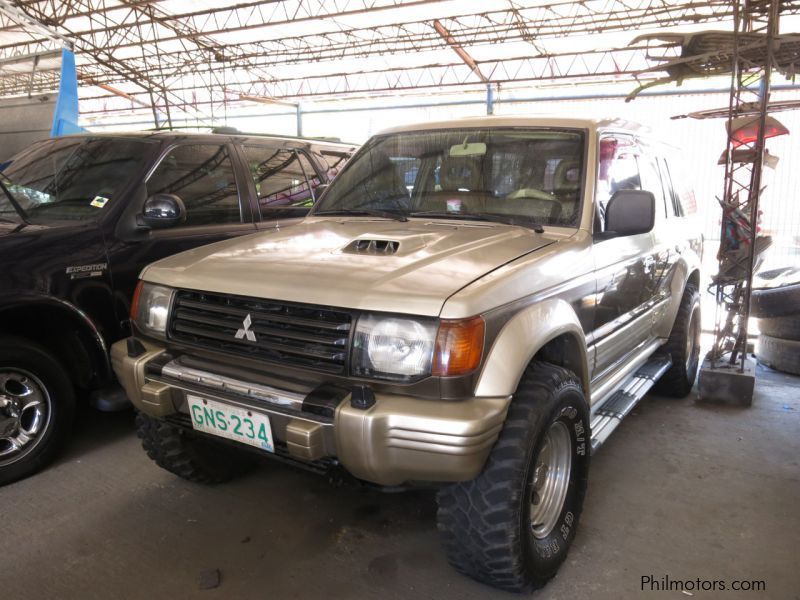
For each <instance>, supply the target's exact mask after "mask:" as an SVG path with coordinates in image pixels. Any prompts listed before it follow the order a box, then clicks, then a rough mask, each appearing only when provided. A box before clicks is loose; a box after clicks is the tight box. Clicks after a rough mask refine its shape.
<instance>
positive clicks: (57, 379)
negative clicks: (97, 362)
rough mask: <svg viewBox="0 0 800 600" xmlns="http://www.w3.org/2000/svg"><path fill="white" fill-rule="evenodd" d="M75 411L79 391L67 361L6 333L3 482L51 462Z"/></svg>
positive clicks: (2, 352)
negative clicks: (72, 380)
mask: <svg viewBox="0 0 800 600" xmlns="http://www.w3.org/2000/svg"><path fill="white" fill-rule="evenodd" d="M74 415H75V393H74V390H73V387H72V382H71V381H70V379H69V377H68V376H67V374H66V372H65V370H64V368H63V367H62V366H61V363H59V362H58V360H56V358H55V357H53V355H52V354H50V353H49V352H47V350H45V349H44V348H42V347H41V346H39V345H38V344H35V343H33V342H30V341H28V340H26V339H24V338H18V337H11V336H1V337H0V485H4V484H6V483H10V482H12V481H16V480H17V479H21V478H22V477H27V476H28V475H31V474H32V473H35V472H36V471H38V470H40V469H41V468H42V467H44V466H45V465H47V464H48V463H49V462H50V461H51V460H53V457H54V456H55V455H56V453H57V452H58V450H59V448H60V446H61V445H62V444H63V443H64V441H65V439H66V437H67V435H68V434H69V431H70V428H71V427H72V421H73V418H74Z"/></svg>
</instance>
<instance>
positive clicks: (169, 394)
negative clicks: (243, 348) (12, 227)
mask: <svg viewBox="0 0 800 600" xmlns="http://www.w3.org/2000/svg"><path fill="white" fill-rule="evenodd" d="M140 341H141V340H140ZM142 344H143V348H144V349H143V351H142V349H141V348H139V349H138V350H137V351H135V352H129V349H128V345H127V340H122V341H120V342H117V343H116V344H114V345H113V347H112V348H111V363H112V366H113V368H114V372H115V373H116V374H117V378H118V379H119V381H120V382H121V384H122V386H123V387H124V388H125V391H126V393H127V394H128V397H129V398H130V400H131V401H132V402H133V404H134V405H135V406H136V407H137V408H138V409H139V410H141V411H142V412H144V413H146V414H149V415H151V416H153V417H159V418H164V419H168V420H170V421H172V422H175V423H179V424H183V425H184V426H187V427H191V425H189V423H190V421H189V420H188V419H186V418H181V417H182V416H184V415H188V407H187V402H186V394H187V393H193V394H197V395H200V396H203V397H207V398H211V399H216V400H220V401H223V402H227V403H230V404H234V405H239V406H244V407H247V408H252V409H254V410H257V411H259V412H261V413H265V414H267V415H269V417H270V423H271V425H272V431H273V435H274V437H275V438H276V440H277V441H278V443H279V444H281V445H282V448H285V450H286V452H287V453H288V454H289V455H290V456H291V457H292V458H294V459H298V460H301V461H307V462H314V461H320V460H323V459H335V460H337V461H338V462H339V464H341V465H342V466H343V467H344V468H345V469H346V470H347V471H349V472H350V473H351V474H352V475H354V476H355V477H357V478H359V479H363V480H365V481H371V482H373V483H377V484H380V485H400V484H402V483H406V482H411V481H440V482H450V481H467V480H470V479H473V478H474V477H476V476H477V475H478V474H479V473H480V471H481V470H482V469H483V465H484V463H485V462H486V458H487V457H488V455H489V452H490V451H491V449H492V446H493V445H494V443H495V441H496V440H497V436H498V435H499V433H500V430H501V428H502V426H503V422H504V420H505V416H506V411H507V410H508V405H509V402H510V397H501V398H469V399H465V400H460V401H433V400H423V399H418V398H413V397H410V396H401V395H396V394H381V393H376V394H375V403H374V404H373V405H372V406H370V407H369V408H367V409H362V408H357V407H355V406H353V405H352V404H351V401H350V394H349V390H343V389H341V388H339V389H338V392H339V393H336V391H335V390H334V391H332V390H322V391H321V390H320V389H319V388H316V389H314V390H311V389H303V387H302V385H299V386H298V384H297V383H296V382H294V383H290V382H286V385H285V386H284V385H277V386H276V385H264V384H260V383H254V382H247V381H243V380H242V379H240V378H234V377H229V376H226V375H221V374H219V373H216V372H215V370H214V368H213V366H212V365H209V364H208V363H205V364H202V365H198V364H197V361H190V360H183V357H179V358H173V357H171V356H169V355H168V354H167V353H166V351H165V348H163V347H161V346H157V345H154V344H152V343H149V342H143V343H142Z"/></svg>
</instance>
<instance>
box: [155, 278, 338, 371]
mask: <svg viewBox="0 0 800 600" xmlns="http://www.w3.org/2000/svg"><path fill="white" fill-rule="evenodd" d="M248 315H249V316H250V325H249V327H248V328H245V326H244V325H245V323H244V322H245V321H246V320H247V316H248ZM351 322H352V317H351V315H350V314H349V313H346V312H342V311H337V310H332V309H329V308H324V307H318V306H304V305H302V304H291V303H288V302H276V301H273V300H261V299H259V298H240V297H231V296H223V295H220V294H209V293H206V292H191V291H184V290H180V291H178V292H177V293H176V295H175V302H174V304H173V307H172V315H171V317H170V327H169V333H170V338H171V339H174V340H176V341H180V342H185V343H188V344H192V345H194V346H200V347H202V348H207V349H209V350H217V351H223V352H230V353H234V354H238V355H241V356H248V357H253V358H260V359H266V360H269V361H272V362H277V363H280V364H285V365H293V366H301V367H310V368H312V369H317V370H320V371H325V372H328V373H343V372H344V370H345V363H346V361H347V355H348V351H349V340H350V324H351ZM240 330H241V331H240ZM237 333H238V337H237ZM248 333H249V335H248ZM253 338H255V339H253Z"/></svg>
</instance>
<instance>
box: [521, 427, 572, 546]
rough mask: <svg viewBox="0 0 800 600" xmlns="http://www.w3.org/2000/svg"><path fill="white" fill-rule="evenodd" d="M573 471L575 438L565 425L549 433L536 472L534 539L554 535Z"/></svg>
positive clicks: (532, 501)
mask: <svg viewBox="0 0 800 600" xmlns="http://www.w3.org/2000/svg"><path fill="white" fill-rule="evenodd" d="M571 471H572V438H571V437H570V434H569V429H568V428H567V425H566V424H565V423H564V422H563V421H556V422H555V423H553V424H552V425H550V428H549V429H548V430H547V433H546V434H545V436H544V440H543V441H542V447H541V449H540V450H539V455H538V456H537V457H536V465H535V466H534V469H533V478H532V482H531V498H530V527H531V532H532V533H533V537H535V538H536V539H542V538H545V537H547V536H548V535H550V532H551V531H553V528H554V527H555V526H556V523H557V522H558V518H559V517H560V516H561V511H562V509H563V508H564V501H565V500H566V498H567V491H568V490H569V481H570V473H571Z"/></svg>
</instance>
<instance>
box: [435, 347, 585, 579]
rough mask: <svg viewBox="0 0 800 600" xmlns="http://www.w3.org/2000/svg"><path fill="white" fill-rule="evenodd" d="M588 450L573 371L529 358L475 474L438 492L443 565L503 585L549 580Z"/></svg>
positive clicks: (576, 504) (581, 490)
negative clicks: (488, 451)
mask: <svg viewBox="0 0 800 600" xmlns="http://www.w3.org/2000/svg"><path fill="white" fill-rule="evenodd" d="M590 447H591V444H590V432H589V410H588V406H587V404H586V400H585V398H584V395H583V389H582V388H581V384H580V382H579V381H578V379H577V377H576V376H575V375H574V374H573V373H572V372H570V371H568V370H567V369H563V368H561V367H558V366H555V365H551V364H548V363H542V362H533V363H531V365H530V366H529V367H528V369H527V370H526V372H525V374H524V375H523V377H522V380H521V381H520V384H519V386H518V388H517V392H516V394H515V395H514V398H513V400H512V402H511V406H510V407H509V410H508V415H507V417H506V422H505V425H504V427H503V430H502V431H501V433H500V436H499V438H498V440H497V443H496V444H495V446H494V448H493V449H492V452H491V454H490V456H489V459H488V460H487V462H486V465H485V466H484V469H483V472H482V473H481V474H480V475H479V476H478V477H476V478H475V479H473V480H472V481H467V482H463V483H456V484H453V485H450V486H448V487H446V488H444V489H442V490H441V491H440V492H439V496H438V503H439V511H438V527H439V531H440V532H441V537H442V542H443V545H444V548H445V551H446V552H447V557H448V559H449V561H450V563H451V564H452V565H453V566H454V567H455V568H456V569H457V570H458V571H460V572H462V573H464V574H465V575H468V576H470V577H472V578H474V579H476V580H478V581H480V582H482V583H486V584H488V585H491V586H494V587H497V588H501V589H504V590H509V591H514V592H520V591H528V590H531V589H536V588H539V587H541V586H543V585H544V584H545V583H547V581H548V580H549V579H551V578H552V577H553V576H554V575H555V574H556V572H557V571H558V568H559V567H560V566H561V563H562V562H564V560H565V558H566V556H567V552H568V550H569V547H570V545H571V543H572V540H573V539H574V537H575V531H576V528H577V525H578V518H579V517H580V514H581V510H582V508H583V498H584V495H585V493H586V485H587V480H588V474H589V452H590Z"/></svg>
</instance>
